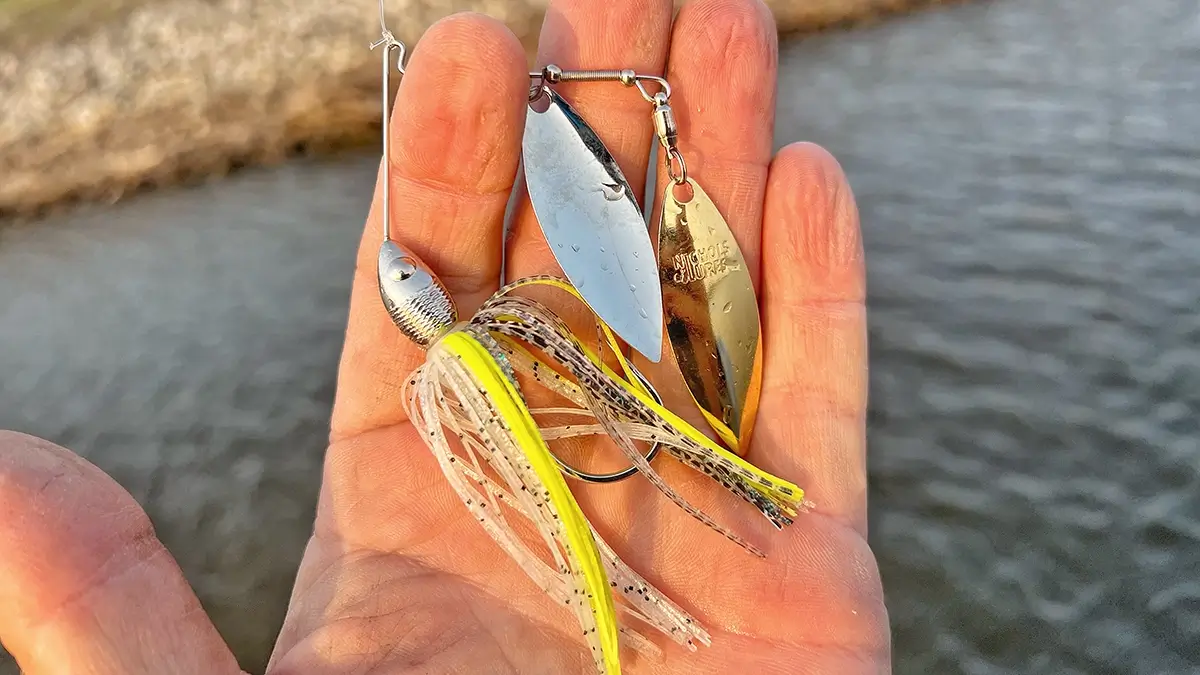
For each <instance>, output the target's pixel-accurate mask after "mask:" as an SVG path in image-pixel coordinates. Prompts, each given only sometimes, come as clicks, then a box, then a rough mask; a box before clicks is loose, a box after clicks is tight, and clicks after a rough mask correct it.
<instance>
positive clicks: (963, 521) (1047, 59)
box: [0, 0, 1200, 675]
mask: <svg viewBox="0 0 1200 675" xmlns="http://www.w3.org/2000/svg"><path fill="white" fill-rule="evenodd" d="M325 4H327V3H316V2H311V1H303V0H295V1H292V2H284V1H279V0H272V1H271V2H265V1H264V2H256V3H250V2H244V1H236V0H212V1H208V2H200V1H198V0H191V1H183V0H177V1H174V2H172V1H167V0H163V1H160V2H150V1H148V0H142V1H140V2H138V1H134V0H124V1H117V2H108V3H100V2H99V1H98V0H97V1H96V2H88V0H81V1H76V2H68V1H67V0H0V101H3V105H2V106H0V108H2V109H0V213H2V214H3V215H2V216H0V428H12V429H17V430H20V431H24V432H28V433H32V434H36V435H40V436H43V437H46V438H49V439H51V440H53V441H55V442H57V443H60V444H63V445H65V446H67V447H69V448H72V449H73V450H75V451H77V452H79V453H81V454H82V455H84V456H85V457H87V458H88V459H89V460H91V461H92V462H94V463H95V464H97V465H99V466H100V467H101V468H103V469H104V470H106V471H108V472H109V473H110V474H112V475H113V476H114V477H115V478H116V479H117V480H118V481H120V482H121V484H123V485H124V486H125V487H126V488H128V489H129V490H130V491H131V492H132V493H133V495H134V496H135V497H137V499H138V500H139V501H140V502H141V503H142V504H143V505H144V506H145V507H146V509H147V510H148V511H149V513H150V515H151V517H152V518H153V520H154V522H155V524H156V526H157V528H158V532H159V535H160V537H161V538H162V540H163V541H164V542H165V543H166V545H167V547H168V548H169V549H170V550H171V551H172V552H173V553H174V554H175V555H176V556H177V557H178V559H179V561H180V563H181V565H182V566H183V569H184V571H185V572H186V574H187V576H188V578H189V579H190V581H191V582H192V584H193V585H194V586H195V588H196V589H197V591H198V593H199V595H200V597H201V600H202V601H203V603H204V605H205V607H206V608H207V609H208V610H209V611H210V612H211V613H212V615H213V617H214V619H215V621H216V623H217V626H218V628H219V629H220V630H221V631H222V633H223V634H224V635H225V637H226V638H227V639H228V641H229V642H230V644H231V645H232V646H233V648H234V650H235V652H236V653H237V655H238V657H239V659H240V660H241V662H242V665H243V667H244V668H246V669H248V670H250V671H251V672H261V670H262V668H263V667H264V664H265V662H266V659H267V656H268V654H269V652H270V649H271V645H272V642H273V638H274V635H275V633H276V631H277V629H278V626H279V624H280V622H281V621H282V617H283V612H284V610H285V607H286V602H287V598H288V593H289V591H290V588H291V584H292V579H293V575H294V572H295V568H296V564H297V561H298V559H299V556H300V553H301V549H302V546H303V544H304V542H305V540H306V537H307V535H308V533H309V530H310V527H311V518H312V511H313V507H314V503H315V498H316V492H317V485H318V481H319V475H320V467H321V457H322V452H323V450H324V447H323V446H324V440H325V437H326V433H327V425H328V417H329V408H330V404H331V401H332V395H333V385H334V377H335V370H336V364H337V359H338V354H339V350H340V347H341V337H342V330H343V327H344V321H345V318H346V301H347V291H348V288H349V282H350V276H351V270H352V266H353V257H354V250H355V247H356V244H357V241H358V236H359V231H360V228H361V225H362V222H363V219H364V217H365V215H366V212H367V207H368V200H369V198H370V195H371V192H372V189H373V183H374V179H375V170H376V167H377V165H378V164H377V163H378V154H377V153H378V150H377V148H375V147H374V146H373V143H374V142H375V138H376V133H377V131H378V124H379V110H378V107H377V106H378V103H377V92H376V91H375V89H374V87H375V86H377V82H378V80H377V79H376V78H377V77H378V73H377V67H378V66H377V61H376V58H377V55H372V54H371V53H369V52H366V49H365V42H366V41H368V40H370V39H371V38H372V37H374V35H375V34H376V33H377V26H376V24H375V21H376V18H375V13H374V5H373V3H328V4H336V5H337V6H336V7H327V6H325ZM907 4H911V3H904V2H896V1H894V0H892V1H887V0H879V1H875V2H871V1H869V0H844V1H842V0H825V1H824V2H804V1H802V0H797V1H796V2H786V1H785V2H774V3H773V6H774V8H775V9H776V11H777V16H778V17H779V19H780V25H781V28H782V29H783V30H784V32H785V35H784V39H783V43H782V55H781V60H782V67H781V73H780V76H779V79H780V82H779V87H780V96H779V111H778V122H777V144H778V145H783V144H785V143H787V142H791V141H794V140H810V141H814V142H817V143H820V144H822V145H824V146H826V147H827V148H829V149H830V150H831V151H832V152H833V153H834V154H835V155H836V156H838V157H839V158H840V160H841V161H842V163H843V165H844V167H845V169H846V171H847V173H848V175H849V178H850V183H851V185H852V186H853V188H854V190H855V193H856V195H857V197H858V199H859V203H860V208H861V212H862V222H863V228H864V237H865V242H866V247H867V255H868V267H869V282H870V305H869V308H870V340H871V413H870V420H869V441H870V471H871V495H870V496H871V509H872V517H873V520H872V526H871V543H872V545H873V547H874V550H875V553H876V555H877V556H878V557H879V561H880V565H881V567H882V572H883V579H884V587H885V590H886V593H887V599H888V607H889V610H890V613H891V620H892V626H893V639H894V650H895V672H897V673H905V674H907V673H969V674H971V675H1002V674H1015V673H1054V674H1062V675H1075V674H1080V675H1083V674H1086V675H1105V674H1109V673H1114V674H1115V673H1123V674H1131V675H1160V674H1169V673H1180V674H1182V673H1200V577H1198V574H1197V573H1198V571H1200V479H1198V474H1200V443H1198V441H1197V439H1198V438H1200V416H1198V415H1200V314H1198V312H1197V309H1198V307H1200V274H1198V273H1197V269H1198V268H1200V265H1198V263H1200V84H1198V83H1200V5H1198V4H1197V3H1196V2H1195V0H1054V1H1051V0H986V1H985V0H981V1H978V2H967V3H954V4H951V5H946V6H940V7H936V8H926V9H923V10H922V11H919V12H913V13H910V14H902V15H900V14H897V15H892V16H890V17H889V18H888V20H887V21H882V22H876V21H868V22H867V23H865V24H864V23H863V22H862V21H860V20H861V19H864V18H872V17H874V16H876V14H877V13H878V12H881V11H885V10H894V9H898V8H901V6H904V5H907ZM467 7H471V8H476V9H482V10H483V11H487V12H488V13H491V14H493V15H495V16H498V17H501V18H503V19H504V20H505V21H507V22H509V24H510V25H511V26H513V28H514V30H515V31H516V32H518V34H519V35H520V36H521V37H522V39H524V40H525V41H526V43H527V44H528V45H530V46H532V44H533V39H534V36H536V33H537V28H538V20H539V17H540V13H541V11H542V10H543V9H544V3H538V2H531V3H521V2H486V1H482V0H481V1H477V2H468V1H463V2H457V3H452V2H432V1H431V2H415V1H411V0H395V1H394V2H391V3H390V5H389V8H390V9H392V12H391V16H392V17H394V18H393V19H391V21H394V22H395V24H394V25H393V28H394V29H396V32H397V34H398V35H400V36H401V37H402V38H404V39H406V40H408V41H410V43H411V41H412V40H413V39H414V38H415V37H417V36H418V35H419V33H420V31H421V30H423V28H424V27H425V26H426V25H428V23H429V22H431V21H433V20H435V19H436V18H438V17H440V16H443V15H444V14H446V13H447V12H448V11H452V10H454V9H462V8H467ZM843 24H852V25H849V26H848V27H844V26H843ZM818 28H823V29H827V30H821V31H817V32H814V31H815V29H818ZM829 28H835V30H828V29H829ZM263 35H271V36H276V37H277V38H278V39H268V38H263ZM231 55H236V57H231ZM364 143H365V144H366V145H365V146H364V145H363V144H364ZM248 165H249V166H248ZM239 168H240V169H241V170H238V171H234V172H230V170H231V169H239ZM226 174H228V175H226ZM11 672H15V668H14V667H13V666H11V664H10V665H8V666H5V665H4V657H2V656H0V673H11Z"/></svg>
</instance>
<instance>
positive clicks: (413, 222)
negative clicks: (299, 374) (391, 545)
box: [332, 14, 529, 440]
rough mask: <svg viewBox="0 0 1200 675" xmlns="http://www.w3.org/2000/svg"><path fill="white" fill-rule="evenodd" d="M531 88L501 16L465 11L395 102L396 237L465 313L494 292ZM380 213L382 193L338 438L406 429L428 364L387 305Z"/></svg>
mask: <svg viewBox="0 0 1200 675" xmlns="http://www.w3.org/2000/svg"><path fill="white" fill-rule="evenodd" d="M528 90H529V74H528V71H527V70H526V65H525V51H524V50H523V49H522V47H521V45H520V43H519V42H518V41H517V39H516V37H515V36H514V35H513V34H512V33H511V32H510V31H509V30H508V29H507V28H506V27H505V26H504V25H503V24H502V23H500V22H498V21H496V20H494V19H491V18H488V17H484V16H482V15H477V14H458V15H455V16H452V17H449V18H447V19H443V20H442V21H439V22H438V23H436V24H434V25H433V26H432V27H431V28H430V29H429V30H428V31H427V32H426V33H425V36H424V37H422V38H421V41H420V43H418V44H417V47H416V49H415V50H414V52H413V56H412V60H411V61H410V62H409V64H408V68H407V72H406V74H405V76H404V79H403V80H401V83H400V90H399V92H398V93H397V95H396V104H395V107H394V113H393V116H392V119H391V122H390V125H389V126H390V132H389V133H390V134H391V139H392V148H391V153H390V154H391V160H392V162H391V163H392V170H391V217H392V220H391V228H392V232H391V236H392V238H393V239H395V240H396V241H397V242H399V243H400V244H401V245H403V246H404V247H406V248H407V249H409V250H410V251H412V252H413V253H414V254H416V255H417V256H418V257H419V258H420V259H421V260H423V261H424V262H425V263H426V264H428V265H429V266H430V268H432V270H433V273H434V274H436V275H438V277H439V278H441V280H442V281H443V282H444V283H445V285H446V288H447V289H448V290H449V291H450V293H451V295H453V296H454V299H455V301H456V302H457V304H458V309H459V313H460V315H469V313H470V312H473V311H474V310H475V308H476V307H477V306H478V305H479V304H480V303H481V302H482V301H483V300H485V299H486V298H487V297H488V296H489V295H491V293H492V292H494V291H495V289H496V287H497V286H498V285H499V281H500V260H501V255H502V250H501V238H502V232H503V222H504V210H505V207H506V206H507V204H508V196H509V192H510V191H511V189H512V184H513V179H514V177H515V175H516V171H517V158H518V155H519V153H520V149H521V130H522V128H523V125H524V121H525V101H526V98H527V96H528ZM382 180H383V175H382V174H381V176H380V181H382ZM381 211H382V209H381V208H380V192H379V186H378V185H377V186H376V196H375V201H374V203H373V206H372V209H371V214H370V216H369V217H368V219H367V226H366V229H365V231H364V233H363V240H362V244H361V246H360V248H359V254H358V266H357V269H356V270H355V275H354V283H353V286H352V289H351V293H350V318H349V325H348V327H347V329H346V344H345V347H344V348H343V351H342V362H341V366H340V368H339V370H338V386H337V399H336V402H335V404H334V410H333V425H332V438H333V440H337V439H339V438H345V437H347V436H352V435H355V434H359V433H362V432H365V431H370V430H372V429H378V428H381V427H385V426H389V425H393V424H397V423H401V422H404V421H405V420H406V419H407V415H406V414H405V412H404V407H403V401H402V400H401V396H400V392H401V389H402V387H403V385H404V382H405V381H406V380H407V379H408V378H409V376H410V375H411V373H412V371H413V369H414V368H416V367H417V366H418V365H420V363H421V362H422V360H423V359H424V354H423V353H422V351H421V350H420V348H419V347H417V345H415V344H413V343H412V342H411V341H409V340H408V339H407V338H405V337H404V336H403V335H402V334H401V333H400V331H399V330H397V328H396V326H395V325H393V323H392V320H391V319H390V318H389V317H388V314H387V312H386V311H385V310H384V308H383V304H382V302H381V301H380V297H379V285H378V279H377V271H376V269H377V257H378V254H379V246H380V243H381V242H382V240H383V231H382V212H381Z"/></svg>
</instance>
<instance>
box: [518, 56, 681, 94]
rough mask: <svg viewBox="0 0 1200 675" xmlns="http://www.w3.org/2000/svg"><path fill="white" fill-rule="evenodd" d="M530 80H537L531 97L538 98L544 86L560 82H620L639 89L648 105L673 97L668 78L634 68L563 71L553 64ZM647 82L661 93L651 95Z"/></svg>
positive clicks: (535, 72)
mask: <svg viewBox="0 0 1200 675" xmlns="http://www.w3.org/2000/svg"><path fill="white" fill-rule="evenodd" d="M529 78H530V79H532V80H536V81H537V84H535V85H534V86H533V87H532V88H531V90H530V97H531V99H532V98H537V96H538V92H540V91H541V87H542V86H543V85H548V84H558V83H560V82H620V83H621V84H623V85H625V86H627V87H637V90H638V92H639V93H641V95H642V98H644V99H646V102H647V103H654V101H655V96H657V95H659V94H665V95H666V97H667V98H670V97H671V84H670V83H669V82H667V80H666V78H663V77H659V76H658V75H644V74H641V73H638V72H637V71H635V70H633V69H632V68H625V69H622V70H563V69H562V68H560V67H559V66H556V65H554V64H553V63H552V64H550V65H548V66H546V67H545V68H542V69H541V70H539V71H534V72H531V73H529ZM646 82H653V83H654V84H657V85H658V87H659V91H658V92H656V93H654V94H651V93H650V92H649V90H647V89H646V85H645V83H646Z"/></svg>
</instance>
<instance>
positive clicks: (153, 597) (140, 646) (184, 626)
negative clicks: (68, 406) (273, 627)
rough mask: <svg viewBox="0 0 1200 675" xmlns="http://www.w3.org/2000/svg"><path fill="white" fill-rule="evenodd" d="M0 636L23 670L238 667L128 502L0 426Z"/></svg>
mask: <svg viewBox="0 0 1200 675" xmlns="http://www.w3.org/2000/svg"><path fill="white" fill-rule="evenodd" d="M0 641H2V642H3V644H4V647H5V648H6V649H8V651H9V652H11V653H12V655H13V656H14V657H16V659H17V663H18V664H20V666H21V669H22V671H23V672H24V673H26V674H27V675H58V674H60V673H64V674H65V673H70V674H72V675H74V674H76V673H80V674H83V673H86V674H88V675H110V674H111V675H117V674H121V675H140V674H142V673H155V674H158V673H179V674H180V675H186V674H188V673H204V674H205V675H237V674H238V673H241V670H240V669H239V668H238V665H237V662H236V660H235V659H234V658H233V654H231V653H230V651H229V648H228V647H226V646H225V644H224V642H223V641H222V640H221V637H220V635H218V634H217V631H216V629H215V628H214V627H213V625H212V623H211V622H210V621H209V619H208V617H207V616H206V615H205V613H204V610H203V609H202V608H201V607H200V602H199V600H197V599H196V595H195V594H194V593H193V592H192V589H191V587H190V586H188V584H187V582H186V581H185V580H184V578H183V574H182V573H181V572H180V570H179V566H178V565H177V564H176V563H175V560H174V559H173V558H172V557H171V555H170V554H169V553H168V552H167V550H166V549H165V548H163V545H162V543H160V542H159V541H158V538H157V537H156V536H155V535H154V529H153V527H152V526H151V524H150V519H149V518H148V517H147V516H146V514H145V512H144V511H142V509H141V507H139V506H138V504H137V502H135V501H134V500H133V497H131V496H130V495H129V493H128V492H126V491H125V490H124V489H122V488H121V487H120V486H119V485H117V483H116V482H115V481H113V480H112V479H111V478H109V477H108V476H107V475H105V474H104V473H103V472H102V471H100V470H99V469H97V468H96V467H95V466H93V465H92V464H90V463H88V462H87V461H85V460H83V459H82V458H80V457H78V456H76V455H75V454H73V453H71V452H70V451H68V450H64V449H63V448H60V447H58V446H56V445H53V444H51V443H49V442H47V441H43V440H41V439H38V438H33V437H31V436H25V435H23V434H17V433H13V432H7V431H0Z"/></svg>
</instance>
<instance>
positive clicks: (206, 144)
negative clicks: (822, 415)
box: [0, 0, 939, 216]
mask: <svg viewBox="0 0 1200 675" xmlns="http://www.w3.org/2000/svg"><path fill="white" fill-rule="evenodd" d="M938 1H939V0H804V1H791V0H774V1H773V2H770V3H769V4H771V5H772V8H773V9H774V10H775V12H776V16H777V19H778V22H779V25H780V29H781V31H785V32H795V31H800V30H819V29H824V28H830V27H840V26H845V25H848V24H852V23H857V22H862V21H869V20H872V19H874V18H877V17H880V16H883V15H886V14H889V13H893V12H897V11H903V10H907V9H910V8H912V7H915V6H918V5H929V4H935V3H937V2H938ZM388 5H389V15H390V16H393V17H396V19H395V25H394V26H393V29H394V30H395V31H396V33H397V35H398V36H399V37H401V39H404V40H405V41H407V42H409V43H410V44H411V43H412V42H413V41H415V40H416V38H417V37H418V36H419V35H420V33H421V32H422V31H424V29H425V28H426V27H427V26H428V25H429V24H430V23H432V22H433V21H435V20H436V19H437V18H439V17H441V16H445V15H446V14H448V13H451V12H454V11H458V10H463V9H476V10H480V11H484V12H486V13H488V14H491V15H493V16H496V17H498V18H501V19H502V20H504V21H505V22H506V23H507V24H508V25H509V26H511V27H512V28H513V29H514V31H515V32H516V33H517V34H518V36H519V37H520V38H521V39H522V41H523V42H524V43H525V44H526V46H527V47H528V48H530V49H531V50H532V47H533V45H534V42H535V40H536V34H537V29H538V26H539V25H540V21H541V15H542V11H543V8H544V5H545V0H528V1H526V2H521V1H517V0H513V1H509V0H388ZM377 32H378V25H377V23H376V17H375V14H374V13H373V12H372V11H370V10H369V8H364V7H358V6H356V5H352V4H350V3H344V2H324V1H318V0H255V1H253V2H252V1H250V0H82V1H80V0H75V1H70V0H0V45H4V46H3V47H0V100H3V101H4V105H3V106H0V216H4V215H9V216H12V215H23V216H29V215H37V214H39V213H43V212H44V211H45V210H46V209H47V208H50V207H53V206H56V205H63V204H67V203H71V202H74V201H80V200H86V201H94V200H103V201H113V200H115V199H118V198H120V197H121V196H123V195H125V194H128V193H130V192H131V191H134V190H137V189H141V188H147V187H153V186H158V185H165V184H170V183H177V182H180V181H187V180H194V179H207V178H211V177H213V176H220V175H222V174H224V173H226V172H228V171H229V170H230V169H233V168H237V167H239V166H243V165H247V164H261V163H270V162H277V161H281V160H283V159H284V158H286V157H287V156H288V155H289V154H290V153H294V152H325V151H330V150H335V149H340V148H345V147H350V146H356V145H360V144H363V143H374V142H376V139H377V135H378V131H379V124H380V109H379V102H378V89H377V87H378V82H379V80H378V78H379V72H378V62H377V60H376V59H377V58H378V55H377V54H374V53H371V52H369V51H368V50H367V49H366V43H367V42H368V41H370V40H371V39H373V38H374V37H375V35H376V34H377ZM260 35H283V36H287V37H288V39H286V40H262V39H260V38H259V36H260Z"/></svg>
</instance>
